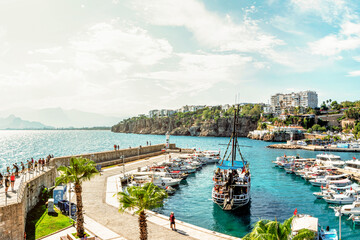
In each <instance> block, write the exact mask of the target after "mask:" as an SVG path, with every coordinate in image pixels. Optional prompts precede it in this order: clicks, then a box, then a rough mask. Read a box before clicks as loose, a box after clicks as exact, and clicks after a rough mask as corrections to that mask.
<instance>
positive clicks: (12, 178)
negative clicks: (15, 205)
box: [10, 173, 15, 191]
mask: <svg viewBox="0 0 360 240" xmlns="http://www.w3.org/2000/svg"><path fill="white" fill-rule="evenodd" d="M10 181H11V190H12V191H14V185H15V175H14V173H12V174H11V176H10Z"/></svg>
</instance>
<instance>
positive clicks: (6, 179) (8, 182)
mask: <svg viewBox="0 0 360 240" xmlns="http://www.w3.org/2000/svg"><path fill="white" fill-rule="evenodd" d="M9 187H10V181H9V176H5V194H7V191H8V189H9Z"/></svg>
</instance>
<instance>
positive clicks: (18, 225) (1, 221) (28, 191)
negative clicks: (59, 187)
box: [0, 168, 56, 240]
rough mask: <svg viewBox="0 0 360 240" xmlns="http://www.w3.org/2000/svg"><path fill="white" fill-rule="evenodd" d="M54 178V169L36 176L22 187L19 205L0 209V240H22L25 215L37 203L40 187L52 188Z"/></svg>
mask: <svg viewBox="0 0 360 240" xmlns="http://www.w3.org/2000/svg"><path fill="white" fill-rule="evenodd" d="M55 177H56V171H55V168H52V169H51V170H49V171H47V172H44V173H42V174H40V175H39V176H36V177H35V178H33V179H31V180H29V181H27V182H26V184H24V185H23V191H24V194H23V197H22V198H21V200H20V202H19V203H15V204H10V205H7V206H4V207H0V240H15V239H23V238H24V231H25V223H26V215H27V213H28V212H29V211H30V210H31V209H32V208H33V207H34V206H35V205H36V204H37V203H38V202H39V194H40V191H41V186H43V185H44V186H45V187H51V186H54V184H55ZM19 191H21V190H20V189H19V190H18V192H19Z"/></svg>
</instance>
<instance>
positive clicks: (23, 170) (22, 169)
mask: <svg viewBox="0 0 360 240" xmlns="http://www.w3.org/2000/svg"><path fill="white" fill-rule="evenodd" d="M21 173H25V165H24V163H23V162H21Z"/></svg>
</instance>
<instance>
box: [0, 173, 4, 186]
mask: <svg viewBox="0 0 360 240" xmlns="http://www.w3.org/2000/svg"><path fill="white" fill-rule="evenodd" d="M3 178H4V176H3V175H2V174H1V172H0V185H1V186H2V185H3Z"/></svg>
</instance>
